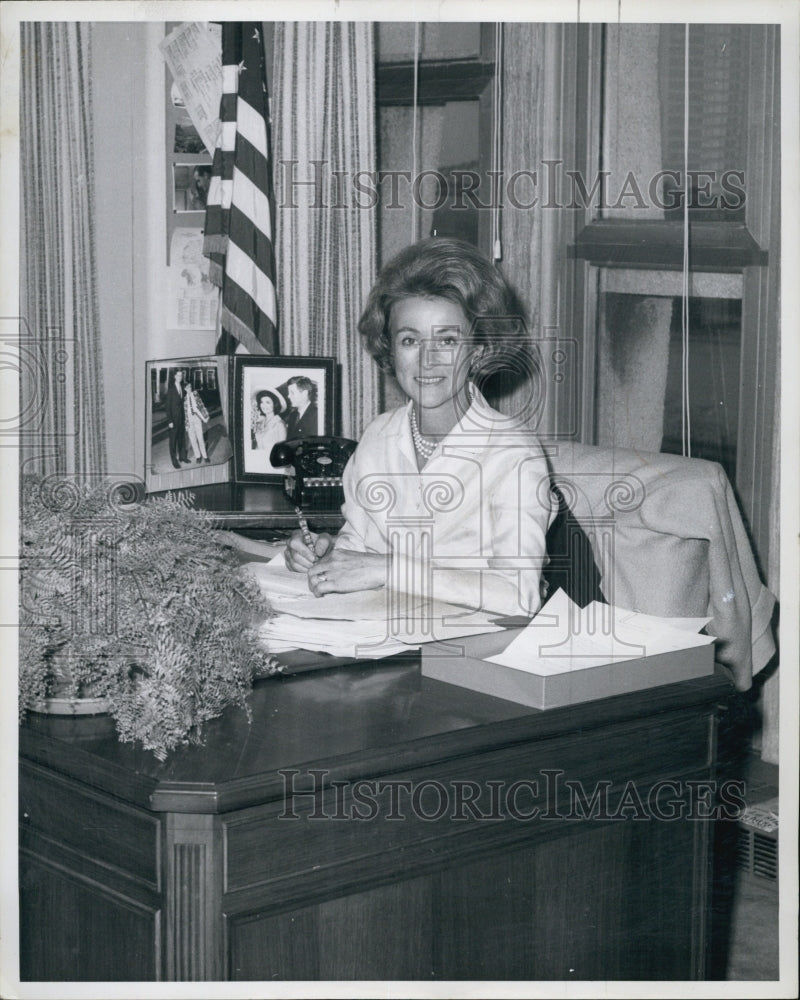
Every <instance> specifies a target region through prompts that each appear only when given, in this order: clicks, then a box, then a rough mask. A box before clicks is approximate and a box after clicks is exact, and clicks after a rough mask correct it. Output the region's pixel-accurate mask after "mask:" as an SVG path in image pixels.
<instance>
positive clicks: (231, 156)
mask: <svg viewBox="0 0 800 1000" xmlns="http://www.w3.org/2000/svg"><path fill="white" fill-rule="evenodd" d="M220 120H221V123H222V128H221V131H220V137H219V141H218V145H217V148H216V149H215V150H214V165H213V168H212V175H211V183H210V185H209V190H208V198H207V202H206V223H205V238H204V242H203V252H204V253H205V254H206V256H207V257H209V258H210V260H211V266H210V278H211V280H212V281H213V282H214V284H216V285H217V286H218V287H219V288H220V289H221V290H222V295H221V315H220V320H221V322H220V327H221V331H222V332H221V336H220V340H219V343H218V344H217V351H218V353H221V354H227V353H232V352H233V350H234V348H235V347H236V345H237V342H238V344H241V345H242V347H243V348H244V349H245V350H247V351H249V352H250V353H251V354H277V353H278V341H277V319H278V311H277V301H276V296H275V255H274V249H273V235H272V220H273V218H274V213H273V203H272V184H271V175H270V155H269V153H270V151H269V124H268V123H269V96H268V94H267V77H266V65H265V57H264V40H263V38H262V34H261V23H260V22H255V21H254V22H248V21H233V22H224V23H223V25H222V99H221V101H220Z"/></svg>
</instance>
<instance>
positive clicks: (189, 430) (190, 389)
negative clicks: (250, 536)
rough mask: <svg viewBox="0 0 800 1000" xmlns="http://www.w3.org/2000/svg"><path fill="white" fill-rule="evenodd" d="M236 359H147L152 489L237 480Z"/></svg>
mask: <svg viewBox="0 0 800 1000" xmlns="http://www.w3.org/2000/svg"><path fill="white" fill-rule="evenodd" d="M229 373H230V358H228V357H223V356H220V357H202V358H171V359H169V360H166V361H148V362H147V389H146V399H147V406H146V409H145V413H146V424H147V426H146V434H145V485H146V489H147V491H148V493H156V492H160V491H162V490H171V489H180V488H183V487H185V486H209V485H211V484H213V483H226V482H229V481H230V479H231V460H232V457H233V447H232V445H231V438H230V433H229V413H230V376H229Z"/></svg>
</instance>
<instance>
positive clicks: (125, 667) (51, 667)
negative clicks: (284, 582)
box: [19, 477, 278, 759]
mask: <svg viewBox="0 0 800 1000" xmlns="http://www.w3.org/2000/svg"><path fill="white" fill-rule="evenodd" d="M21 501H22V502H21V525H22V528H21V575H20V597H21V600H20V682H19V706H20V717H22V716H23V715H24V714H25V712H26V711H28V710H29V709H31V708H33V707H34V706H35V705H36V703H37V702H38V701H39V700H41V699H43V698H45V697H48V696H54V695H59V696H61V697H67V698H77V697H80V696H87V695H88V696H92V697H97V698H103V699H105V701H106V702H107V704H108V708H109V711H110V712H111V714H112V715H113V716H114V719H115V721H116V726H117V731H118V734H119V737H120V739H122V740H126V741H134V740H138V741H140V742H141V743H142V744H143V745H144V747H145V748H146V749H149V750H152V751H153V752H154V753H155V754H156V756H157V757H159V758H162V759H163V757H164V756H165V755H166V753H167V752H168V751H169V750H171V749H172V748H174V747H175V746H177V745H178V744H181V743H186V742H197V741H199V740H200V739H201V736H202V727H203V724H204V723H205V722H206V721H208V720H209V719H211V718H214V717H215V716H217V715H219V714H220V713H221V712H222V711H223V709H224V708H225V707H226V706H227V705H229V704H232V703H234V704H239V705H242V706H244V707H245V708H247V705H246V696H247V694H248V692H249V691H250V688H251V686H252V682H253V680H254V679H255V678H256V677H258V676H266V675H269V674H271V673H274V672H277V669H278V668H277V665H276V664H275V661H274V659H273V658H272V657H270V656H269V654H268V652H267V650H266V648H265V647H264V645H263V642H262V641H261V640H260V639H259V636H258V626H259V625H260V624H262V623H263V622H264V620H265V619H266V617H267V616H268V612H269V609H268V606H267V604H266V601H265V599H264V598H263V596H262V594H261V592H260V590H259V588H258V585H257V584H256V582H255V581H254V580H253V579H252V578H251V577H250V576H249V575H248V574H247V573H246V572H245V571H244V570H243V569H242V567H241V564H240V562H239V560H238V558H237V557H236V555H235V554H234V553H233V552H232V551H231V550H230V548H228V547H227V546H226V545H224V544H223V543H222V542H220V541H219V540H218V538H217V533H216V532H215V530H214V528H213V519H212V515H210V514H208V513H206V512H204V511H198V510H194V509H193V508H192V507H191V506H190V502H189V501H188V500H187V499H184V498H178V497H176V496H170V495H168V496H167V497H166V498H148V499H146V500H144V501H142V500H141V498H138V497H136V496H135V495H132V493H131V490H130V488H129V487H127V486H126V484H111V485H109V484H101V485H93V486H92V485H80V484H78V483H70V482H67V481H64V480H55V481H54V480H53V479H52V478H50V479H42V478H38V477H26V478H25V479H24V480H23V484H22V497H21Z"/></svg>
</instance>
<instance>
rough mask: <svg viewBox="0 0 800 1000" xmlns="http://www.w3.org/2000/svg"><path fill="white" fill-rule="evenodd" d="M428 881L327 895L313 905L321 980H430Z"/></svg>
mask: <svg viewBox="0 0 800 1000" xmlns="http://www.w3.org/2000/svg"><path fill="white" fill-rule="evenodd" d="M437 930H438V929H437V928H435V927H434V926H433V921H432V914H431V882H430V880H429V879H425V878H418V879H411V880H409V881H406V882H398V883H395V884H394V885H389V886H382V887H381V888H378V889H372V890H369V891H367V892H361V893H357V894H354V895H351V896H345V897H343V898H341V899H333V900H330V902H327V903H323V904H322V906H320V908H319V944H320V956H321V958H320V966H321V972H322V978H323V979H430V978H431V977H432V975H433V974H434V967H433V954H432V951H433V939H434V936H435V935H436V933H437Z"/></svg>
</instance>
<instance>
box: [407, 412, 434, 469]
mask: <svg viewBox="0 0 800 1000" xmlns="http://www.w3.org/2000/svg"><path fill="white" fill-rule="evenodd" d="M411 437H412V438H413V439H414V447H415V448H416V449H417V451H418V452H419V453H420V455H422V457H423V458H425V459H428V458H430V457H431V455H432V454H433V453H434V452H435V451H436V447H437V445H438V444H439V442H438V441H434V440H432V439H431V438H426V437H423V436H422V434H420V430H419V427H418V426H417V411H416V409H415V408H414V407H413V406H412V407H411Z"/></svg>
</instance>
